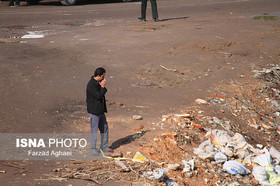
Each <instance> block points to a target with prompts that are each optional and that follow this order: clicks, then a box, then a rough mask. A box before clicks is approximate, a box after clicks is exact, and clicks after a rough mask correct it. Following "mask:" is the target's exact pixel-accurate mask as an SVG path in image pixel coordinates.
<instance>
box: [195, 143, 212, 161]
mask: <svg viewBox="0 0 280 186" xmlns="http://www.w3.org/2000/svg"><path fill="white" fill-rule="evenodd" d="M194 153H195V154H196V155H198V156H199V157H200V158H201V159H206V158H210V157H213V156H214V155H215V152H214V148H213V145H212V144H211V141H210V139H209V140H206V141H204V142H202V143H201V144H200V145H199V147H198V148H194Z"/></svg>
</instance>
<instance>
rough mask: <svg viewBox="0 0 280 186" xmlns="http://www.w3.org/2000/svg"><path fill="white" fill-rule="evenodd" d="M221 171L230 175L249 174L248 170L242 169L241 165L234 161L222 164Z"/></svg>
mask: <svg viewBox="0 0 280 186" xmlns="http://www.w3.org/2000/svg"><path fill="white" fill-rule="evenodd" d="M223 169H224V170H226V171H227V172H228V173H230V174H242V175H245V174H250V170H248V169H247V168H246V167H244V166H243V165H242V164H241V163H239V162H238V161H236V160H230V161H227V162H225V163H224V165H223Z"/></svg>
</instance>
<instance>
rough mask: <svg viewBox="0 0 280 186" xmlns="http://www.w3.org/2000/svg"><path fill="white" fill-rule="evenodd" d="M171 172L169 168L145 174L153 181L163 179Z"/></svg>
mask: <svg viewBox="0 0 280 186" xmlns="http://www.w3.org/2000/svg"><path fill="white" fill-rule="evenodd" d="M168 171H169V169H167V168H160V169H157V170H154V171H146V172H144V175H145V176H148V177H149V178H151V179H156V180H159V179H161V178H162V177H163V176H164V175H165V174H166V173H167V172H168Z"/></svg>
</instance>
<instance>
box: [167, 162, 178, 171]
mask: <svg viewBox="0 0 280 186" xmlns="http://www.w3.org/2000/svg"><path fill="white" fill-rule="evenodd" d="M179 167H180V164H178V163H176V164H168V165H167V168H168V169H171V170H177V169H178V168H179Z"/></svg>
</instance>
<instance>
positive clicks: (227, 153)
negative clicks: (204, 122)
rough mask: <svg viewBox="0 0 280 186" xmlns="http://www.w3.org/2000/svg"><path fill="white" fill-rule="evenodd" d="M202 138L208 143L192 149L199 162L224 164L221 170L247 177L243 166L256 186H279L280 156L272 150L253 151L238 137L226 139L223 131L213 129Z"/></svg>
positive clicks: (227, 136) (237, 134)
mask: <svg viewBox="0 0 280 186" xmlns="http://www.w3.org/2000/svg"><path fill="white" fill-rule="evenodd" d="M205 137H208V138H209V139H208V140H206V141H204V142H203V143H201V144H200V145H199V147H198V148H194V153H195V154H196V155H198V156H199V157H200V158H201V159H206V158H210V159H211V160H212V161H215V162H217V163H224V164H223V170H225V171H227V172H228V173H230V174H232V175H235V174H240V175H247V174H250V173H251V171H250V170H249V168H246V167H245V166H244V165H247V166H248V167H250V168H252V174H253V175H254V178H255V180H257V181H259V183H260V184H263V185H277V184H280V152H279V151H277V150H276V149H275V148H274V147H273V146H271V147H270V150H269V151H268V150H267V148H266V147H265V148H263V149H260V148H254V147H253V146H252V145H250V144H249V143H247V141H246V140H245V138H244V137H243V136H242V135H241V134H239V133H235V135H234V136H233V137H230V136H229V135H228V133H227V132H226V131H223V130H216V129H215V130H211V131H209V132H207V134H206V135H205ZM259 147H262V146H259Z"/></svg>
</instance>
